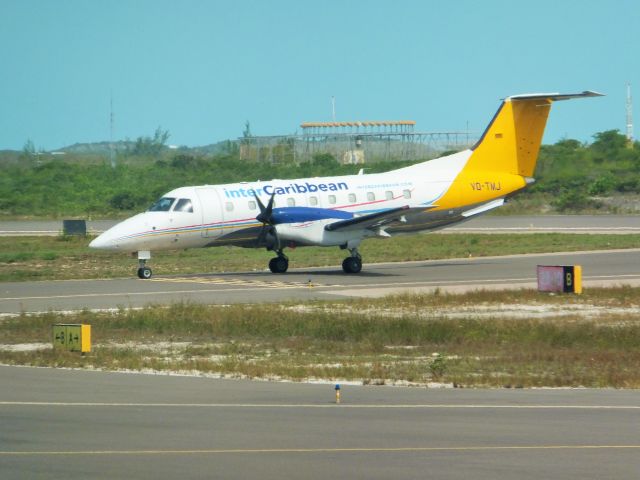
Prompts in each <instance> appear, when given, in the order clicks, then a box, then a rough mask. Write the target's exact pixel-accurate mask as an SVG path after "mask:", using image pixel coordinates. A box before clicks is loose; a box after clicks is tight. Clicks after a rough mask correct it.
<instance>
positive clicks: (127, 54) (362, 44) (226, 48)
mask: <svg viewBox="0 0 640 480" xmlns="http://www.w3.org/2000/svg"><path fill="white" fill-rule="evenodd" d="M639 25H640V2H638V1H632V0H612V1H606V2H605V1H602V2H596V1H589V0H582V1H572V0H555V1H547V0H536V1H535V2H532V1H527V2H524V1H515V0H512V1H492V0H485V1H483V2H478V1H471V0H469V1H466V0H464V1H448V2H443V1H427V0H422V1H420V0H417V1H398V2H389V1H376V0H369V1H356V0H352V1H347V0H342V1H334V0H324V1H322V2H318V1H315V2H307V1H300V0H298V1H293V0H292V1H288V0H287V1H285V0H282V1H277V0H270V1H253V0H245V1H241V2H234V1H204V0H202V1H196V0H184V1H179V2H178V1H167V0H130V1H124V0H111V1H98V0H92V1H89V0H55V1H54V0H0V65H1V67H2V68H1V70H0V149H5V148H10V149H21V148H22V147H23V145H24V144H25V142H26V140H27V139H31V140H32V141H33V142H34V144H35V145H36V147H38V148H43V149H46V150H52V149H56V148H59V147H62V146H64V145H68V144H72V143H75V142H91V141H101V140H108V139H109V99H110V95H111V94H113V103H114V111H115V138H116V139H124V138H126V137H129V138H136V137H138V136H140V135H151V134H152V133H153V131H154V130H155V129H156V127H158V126H161V127H162V128H163V129H167V130H169V131H170V133H171V138H170V140H169V143H171V144H176V145H189V146H195V145H205V144H209V143H214V142H216V141H220V140H224V139H227V138H236V137H238V136H240V135H241V133H242V130H243V127H244V122H245V121H247V120H248V121H250V123H251V129H252V132H253V133H254V134H256V135H277V134H287V133H294V132H295V131H296V130H299V125H300V123H301V122H303V121H326V120H330V119H331V97H332V96H335V98H336V113H337V115H336V116H337V119H338V120H344V121H346V120H399V119H410V120H416V121H417V127H416V128H417V130H420V131H433V130H464V129H466V127H467V122H468V125H469V128H470V129H471V130H474V131H481V130H483V129H484V127H485V125H486V124H487V123H488V122H489V120H490V119H491V117H492V116H493V113H494V112H495V110H496V109H497V108H498V106H499V101H500V99H501V98H503V97H505V96H508V95H512V94H518V93H530V92H543V91H544V92H547V91H551V92H556V91H560V92H575V91H582V90H586V89H590V90H596V91H601V92H603V93H606V94H607V96H606V97H604V98H596V99H587V100H580V101H571V102H561V103H558V104H556V105H554V108H553V110H552V113H551V116H550V119H549V123H548V125H547V131H546V134H545V138H544V141H545V142H546V143H552V142H555V141H557V140H559V139H561V138H564V137H569V138H577V139H579V140H581V141H589V140H591V136H592V135H593V134H594V133H596V132H598V131H603V130H609V129H620V130H621V131H622V132H624V129H625V95H626V91H625V84H626V82H631V83H632V85H633V86H634V88H635V91H636V97H637V98H640V56H639V55H640V53H639V52H640V28H638V26H639ZM636 110H637V109H636ZM637 120H638V122H640V114H639V116H638V118H637ZM636 130H639V131H640V128H636ZM637 136H638V135H636V137H637Z"/></svg>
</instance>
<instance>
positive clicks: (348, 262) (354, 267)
mask: <svg viewBox="0 0 640 480" xmlns="http://www.w3.org/2000/svg"><path fill="white" fill-rule="evenodd" d="M349 251H350V252H351V256H350V257H347V258H345V259H344V260H343V261H342V270H343V271H344V273H360V271H361V270H362V257H361V256H360V254H359V253H358V249H357V248H350V249H349Z"/></svg>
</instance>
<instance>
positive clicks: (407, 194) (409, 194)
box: [402, 190, 411, 198]
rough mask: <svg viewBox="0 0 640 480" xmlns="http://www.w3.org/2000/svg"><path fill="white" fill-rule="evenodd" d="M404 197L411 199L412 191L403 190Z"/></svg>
mask: <svg viewBox="0 0 640 480" xmlns="http://www.w3.org/2000/svg"><path fill="white" fill-rule="evenodd" d="M402 196H403V197H404V198H411V190H403V191H402Z"/></svg>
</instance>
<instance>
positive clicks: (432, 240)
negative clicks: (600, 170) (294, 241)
mask: <svg viewBox="0 0 640 480" xmlns="http://www.w3.org/2000/svg"><path fill="white" fill-rule="evenodd" d="M89 241H90V238H82V237H80V238H79V237H0V281H5V282H6V281H22V280H61V279H71V278H113V277H130V276H134V274H135V270H136V268H137V260H136V258H132V257H131V256H129V255H127V254H124V253H116V254H114V253H111V252H104V251H96V250H91V249H89V248H88V244H89ZM638 247H640V235H577V234H557V233H549V234H523V235H506V234H505V235H501V234H496V235H483V234H447V235H442V234H428V235H413V236H407V237H396V238H394V239H393V240H379V239H372V240H366V241H365V242H363V244H362V247H361V249H360V251H361V253H362V255H363V258H364V263H365V267H364V268H366V264H367V263H376V262H403V261H410V260H431V259H443V258H460V257H469V256H474V257H480V256H491V255H508V254H519V253H545V252H558V251H567V252H568V251H580V250H600V249H616V248H638ZM286 253H287V255H289V258H290V260H291V266H292V267H307V266H325V265H331V266H336V268H340V264H341V262H342V259H343V258H344V256H345V252H344V251H342V250H340V249H338V248H322V247H306V248H302V249H297V250H290V249H289V250H287V251H286ZM272 256H273V253H271V252H267V251H265V250H262V249H260V250H258V249H241V248H236V247H215V248H208V249H194V250H179V251H173V252H157V253H155V252H153V258H152V260H151V262H150V266H151V267H152V268H153V270H154V273H155V274H160V275H162V274H176V273H203V272H233V271H253V270H260V271H261V270H265V269H266V268H267V263H268V261H269V259H270V258H271V257H272Z"/></svg>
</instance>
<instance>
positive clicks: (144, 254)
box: [138, 251, 153, 280]
mask: <svg viewBox="0 0 640 480" xmlns="http://www.w3.org/2000/svg"><path fill="white" fill-rule="evenodd" d="M150 258H151V252H149V251H139V252H138V278H140V279H142V280H149V279H150V278H151V275H152V274H153V272H151V269H150V268H149V267H147V260H149V259H150Z"/></svg>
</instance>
